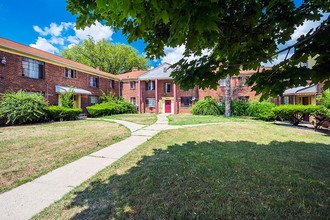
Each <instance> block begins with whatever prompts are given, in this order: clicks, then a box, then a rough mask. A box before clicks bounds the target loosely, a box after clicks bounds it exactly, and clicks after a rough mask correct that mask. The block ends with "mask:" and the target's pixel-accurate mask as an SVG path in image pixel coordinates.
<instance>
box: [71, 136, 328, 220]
mask: <svg viewBox="0 0 330 220" xmlns="http://www.w3.org/2000/svg"><path fill="white" fill-rule="evenodd" d="M329 185H330V146H329V145H325V144H310V143H304V142H284V143H281V142H276V141H275V142H271V143H270V144H268V145H257V144H256V143H253V142H244V141H241V142H219V141H210V142H199V143H197V142H188V143H185V144H183V145H173V146H170V147H168V149H166V150H154V155H152V156H145V157H144V158H143V159H142V160H140V161H139V162H138V164H137V166H135V167H133V168H131V169H129V170H128V171H127V172H126V173H125V174H123V175H114V176H111V177H110V178H109V179H108V180H107V181H102V182H101V181H95V182H92V183H91V184H90V186H89V187H88V188H87V189H85V190H84V191H82V192H78V193H77V194H76V195H75V197H74V199H73V201H72V202H71V204H70V205H69V206H68V207H66V208H68V209H69V208H74V207H87V208H86V209H84V210H83V211H82V212H80V213H77V214H76V215H75V216H74V217H73V218H74V219H112V218H115V219H127V218H129V219H182V218H185V219H187V218H188V219H195V218H199V219H219V218H224V219H227V218H235V219H242V218H243V219H251V218H266V219H269V218H276V219H281V218H304V219H319V218H327V217H329V214H330V213H329V210H330V209H329V208H330V207H329V204H330V201H329V198H330V190H329Z"/></svg>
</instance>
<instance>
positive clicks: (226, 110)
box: [225, 75, 231, 117]
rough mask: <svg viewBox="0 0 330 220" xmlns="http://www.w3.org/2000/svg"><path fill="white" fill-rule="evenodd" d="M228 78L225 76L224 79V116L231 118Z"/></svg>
mask: <svg viewBox="0 0 330 220" xmlns="http://www.w3.org/2000/svg"><path fill="white" fill-rule="evenodd" d="M230 78H231V77H230V76H229V75H227V77H226V103H225V106H226V109H225V116H227V117H229V116H231V107H230V104H231V91H230Z"/></svg>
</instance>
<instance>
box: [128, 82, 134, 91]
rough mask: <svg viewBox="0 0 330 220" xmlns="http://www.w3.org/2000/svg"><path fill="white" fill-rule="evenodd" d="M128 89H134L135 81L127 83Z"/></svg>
mask: <svg viewBox="0 0 330 220" xmlns="http://www.w3.org/2000/svg"><path fill="white" fill-rule="evenodd" d="M129 87H130V89H132V90H133V89H135V81H131V82H129Z"/></svg>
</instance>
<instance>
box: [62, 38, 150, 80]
mask: <svg viewBox="0 0 330 220" xmlns="http://www.w3.org/2000/svg"><path fill="white" fill-rule="evenodd" d="M62 56H63V57H65V58H67V59H70V60H74V61H76V62H79V63H83V64H85V65H88V66H91V67H94V68H96V67H100V68H101V69H102V70H103V71H105V72H108V73H112V74H120V73H124V72H128V71H131V70H132V67H138V68H139V69H147V68H148V60H147V59H146V58H144V57H142V56H140V55H139V54H138V52H137V51H136V50H135V49H134V48H132V47H131V46H128V45H124V44H114V43H110V42H108V41H106V40H105V39H103V40H101V41H99V42H95V41H94V40H93V38H91V37H89V38H88V39H87V40H84V41H83V42H82V43H81V44H79V45H75V46H73V47H71V48H68V49H65V50H64V51H63V52H62Z"/></svg>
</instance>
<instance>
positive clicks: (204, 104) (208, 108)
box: [191, 98, 222, 115]
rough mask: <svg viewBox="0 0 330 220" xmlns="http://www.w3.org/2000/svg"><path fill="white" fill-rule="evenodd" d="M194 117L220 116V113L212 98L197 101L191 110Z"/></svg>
mask: <svg viewBox="0 0 330 220" xmlns="http://www.w3.org/2000/svg"><path fill="white" fill-rule="evenodd" d="M191 112H192V113H193V114H194V115H220V114H221V113H222V112H221V110H220V108H219V106H218V104H217V103H216V101H215V99H213V98H205V99H203V100H199V101H198V102H197V103H196V104H195V105H194V106H193V108H192V110H191Z"/></svg>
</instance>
